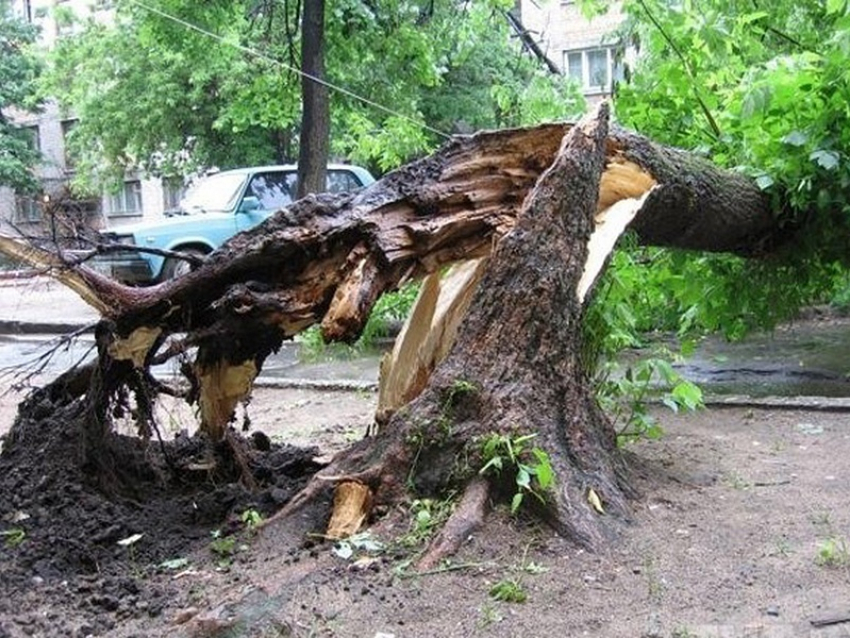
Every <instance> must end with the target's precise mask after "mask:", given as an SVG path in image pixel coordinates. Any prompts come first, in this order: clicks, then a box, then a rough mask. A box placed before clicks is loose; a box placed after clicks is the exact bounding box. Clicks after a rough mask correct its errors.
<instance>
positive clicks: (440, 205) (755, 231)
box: [0, 124, 783, 437]
mask: <svg viewBox="0 0 850 638" xmlns="http://www.w3.org/2000/svg"><path fill="white" fill-rule="evenodd" d="M570 126H571V125H567V124H549V125H543V126H538V127H535V128H530V129H517V130H506V131H495V132H485V133H479V134H476V135H473V136H468V137H458V138H455V139H453V140H452V141H450V142H449V143H448V144H446V146H444V147H443V148H442V149H441V150H440V151H438V152H437V153H435V154H434V155H432V156H430V157H428V158H425V159H423V160H420V161H418V162H415V163H413V164H410V165H407V166H405V167H402V168H401V169H399V170H397V171H395V172H393V173H391V174H389V175H387V176H386V177H384V178H383V179H382V180H380V181H379V182H377V183H375V184H373V185H372V186H370V187H369V188H367V189H365V190H363V191H361V192H359V193H357V194H355V195H338V196H332V195H322V196H314V197H309V198H306V199H303V200H300V201H298V202H295V203H294V204H293V205H291V206H290V207H289V208H287V209H285V210H283V211H281V212H279V213H278V214H277V215H275V216H274V217H272V218H271V219H269V220H268V221H267V222H265V223H264V224H262V225H261V226H259V227H257V228H255V229H253V230H251V231H248V232H246V233H242V234H240V235H237V236H236V237H234V238H232V239H231V240H230V241H229V242H228V243H227V244H225V245H224V246H223V247H222V248H221V249H220V250H218V251H216V252H215V253H213V254H212V255H211V256H210V258H209V259H208V260H207V261H206V262H205V263H204V264H203V266H202V267H200V268H198V269H197V270H196V271H194V272H192V273H190V274H188V275H187V276H185V277H182V278H179V279H176V280H171V281H168V282H166V283H163V284H160V285H159V286H154V287H150V288H132V287H128V286H123V285H121V284H119V283H117V282H115V281H112V280H110V279H108V278H106V277H103V276H101V275H99V274H98V273H97V272H95V271H93V270H91V269H89V268H87V267H86V266H85V264H84V263H71V262H69V261H68V260H65V264H66V267H65V268H64V269H59V270H58V272H59V276H60V277H61V278H63V279H64V280H65V281H66V282H67V283H69V285H72V286H73V287H74V289H75V290H76V291H77V292H78V293H80V294H81V296H83V298H84V299H86V300H87V301H88V302H89V303H91V304H92V305H94V306H95V307H96V308H97V309H98V310H99V311H101V312H102V313H103V315H104V316H105V317H106V318H108V319H110V321H111V323H110V324H109V325H110V329H111V330H112V331H113V337H114V339H113V341H114V343H115V345H114V347H113V351H114V352H117V353H119V356H118V358H119V360H120V357H122V356H124V357H125V358H126V359H128V360H133V361H134V363H136V365H137V366H138V363H137V362H138V361H139V357H141V361H142V365H143V366H147V365H149V364H150V363H151V362H153V361H162V360H164V359H168V358H169V357H172V356H175V355H176V354H179V353H181V352H184V351H186V350H187V349H189V348H192V347H197V348H198V354H197V357H196V362H195V365H194V366H193V367H192V368H191V369H189V368H188V367H187V368H186V370H187V371H188V373H189V375H190V376H191V377H192V379H191V381H192V384H193V387H194V388H195V390H196V392H194V393H193V396H192V398H193V400H196V401H198V402H199V403H200V405H201V406H202V419H203V424H204V425H203V427H204V428H205V429H206V430H207V431H209V432H210V433H211V434H213V436H215V437H220V435H221V433H222V432H223V428H224V425H225V423H226V419H227V418H228V415H229V413H230V409H231V407H232V406H233V405H235V403H236V402H238V401H239V399H240V398H241V397H243V396H244V395H245V392H247V391H249V390H250V385H251V378H253V375H254V374H255V373H254V372H251V374H250V375H248V376H246V374H244V371H245V370H248V369H249V368H250V369H252V370H253V369H254V368H255V369H256V371H259V370H261V368H262V363H263V361H264V359H265V357H266V356H267V355H268V354H269V353H270V352H272V351H274V350H275V349H276V348H278V347H279V346H280V344H281V342H282V340H283V339H286V338H289V337H291V336H292V335H294V334H296V333H298V332H300V331H301V330H303V329H304V328H306V327H308V326H310V325H312V324H314V323H321V326H322V331H323V333H324V336H325V338H326V339H329V340H343V341H350V340H353V339H355V338H356V337H357V335H358V334H359V333H360V331H361V330H362V327H363V325H364V324H365V321H366V319H367V318H368V315H369V311H370V310H371V308H372V306H373V304H374V303H375V301H376V300H377V298H378V297H379V296H380V295H381V294H382V293H383V292H385V291H388V290H393V289H395V288H396V287H397V286H398V285H399V284H400V283H401V282H403V281H405V280H407V279H411V278H418V277H422V276H425V275H427V274H429V273H434V272H437V271H438V270H439V269H440V267H441V266H443V265H445V264H449V263H452V262H455V261H458V260H461V259H470V258H475V257H482V256H486V255H487V254H489V253H490V251H491V249H492V247H493V246H494V245H495V243H496V242H497V241H498V239H499V238H501V237H503V236H504V235H505V234H506V233H507V232H508V231H509V230H510V229H511V228H512V227H513V225H514V224H515V221H516V215H517V212H518V210H519V207H520V204H521V203H522V201H523V200H524V198H525V197H526V195H527V194H528V192H529V190H530V189H531V188H532V187H533V186H534V184H535V183H536V181H537V179H538V178H539V177H540V175H541V174H542V173H543V171H544V170H546V169H547V168H548V167H549V166H550V165H551V164H552V161H553V159H554V157H555V154H556V152H557V150H558V146H559V142H560V140H561V139H562V138H563V135H564V133H565V132H566V131H568V130H569V128H570ZM604 147H605V148H604V156H605V160H604V167H603V172H602V177H601V181H600V186H599V197H598V202H597V208H598V210H599V211H600V212H601V211H605V210H607V209H609V208H610V207H611V206H612V205H613V204H615V203H617V202H618V201H621V200H624V199H631V198H636V197H640V196H643V195H646V199H645V200H644V201H643V203H642V205H641V207H640V209H639V210H638V211H637V214H636V216H635V218H634V220H633V221H632V222H631V228H632V229H633V230H635V232H636V233H637V235H638V238H639V239H640V240H641V241H642V242H644V243H648V244H656V245H663V246H675V247H680V248H693V249H700V250H714V251H730V252H736V253H739V254H744V255H753V254H760V253H763V252H766V251H769V250H770V249H771V248H772V247H773V246H774V245H775V244H776V243H777V242H779V241H780V240H782V239H783V237H782V235H781V234H780V233H779V230H778V229H777V226H776V223H775V219H774V216H773V215H772V213H771V209H770V203H769V201H768V198H767V197H766V196H765V195H764V194H763V193H762V192H761V191H760V190H759V189H758V187H757V186H755V184H753V183H752V182H751V181H749V180H747V179H746V178H744V177H742V176H740V175H737V174H734V173H731V172H727V171H722V170H720V169H718V168H716V167H714V166H713V165H711V164H710V163H709V162H707V161H705V160H703V159H701V158H698V157H695V156H692V155H689V154H688V153H685V152H683V151H678V150H675V149H670V148H666V147H663V146H659V145H656V144H653V143H652V142H650V141H649V140H646V139H645V138H642V137H640V136H639V135H636V134H634V133H630V132H627V131H624V130H619V129H614V130H612V131H610V132H609V135H608V137H607V139H606V142H605V145H604ZM653 187H654V188H653ZM650 190H651V192H649V191H650ZM647 193H648V195H647ZM0 250H3V251H4V252H13V253H15V254H16V256H18V257H22V258H26V259H28V260H29V261H32V262H36V263H41V264H42V265H48V266H51V265H52V266H55V265H56V262H57V260H56V258H55V256H52V255H48V254H46V253H41V254H39V253H38V251H35V250H34V249H30V248H25V247H22V246H21V245H20V244H19V243H17V242H16V241H15V240H14V239H11V238H8V237H0ZM142 328H143V329H145V330H148V331H150V330H151V329H156V330H160V331H161V333H160V334H159V335H158V336H157V337H156V338H155V339H150V340H149V341H148V342H147V344H148V349H147V351H140V350H138V347H137V345H138V343H139V342H140V339H139V337H138V335H136V334H135V333H136V331H137V330H139V329H142ZM176 333H180V334H184V333H185V335H186V336H185V338H182V339H180V340H177V341H175V340H173V339H169V336H170V335H174V334H176ZM150 334H151V333H150V332H147V333H146V338H147V335H150ZM128 340H129V341H130V342H131V343H132V344H134V346H133V347H135V348H136V350H135V353H134V354H133V355H132V356H131V355H129V354H126V351H127V348H125V347H124V344H125V342H127V341H128ZM113 356H114V355H113ZM231 368H235V371H234V370H231ZM249 377H250V378H249ZM228 380H235V381H234V383H230V382H229V381H228Z"/></svg>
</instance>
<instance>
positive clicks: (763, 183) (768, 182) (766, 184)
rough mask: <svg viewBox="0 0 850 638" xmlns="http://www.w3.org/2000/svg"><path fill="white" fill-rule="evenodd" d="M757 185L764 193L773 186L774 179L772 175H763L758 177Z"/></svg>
mask: <svg viewBox="0 0 850 638" xmlns="http://www.w3.org/2000/svg"><path fill="white" fill-rule="evenodd" d="M756 185H757V186H758V187H759V188H760V189H761V190H763V191H766V190H767V189H768V188H770V187H771V186H773V178H772V177H771V176H770V175H766V174H761V175H759V176H758V177H756Z"/></svg>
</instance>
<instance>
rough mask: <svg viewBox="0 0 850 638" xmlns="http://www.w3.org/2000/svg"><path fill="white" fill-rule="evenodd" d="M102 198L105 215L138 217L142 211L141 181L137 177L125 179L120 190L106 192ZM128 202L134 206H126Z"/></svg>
mask: <svg viewBox="0 0 850 638" xmlns="http://www.w3.org/2000/svg"><path fill="white" fill-rule="evenodd" d="M104 199H105V200H106V201H105V204H106V205H105V206H104V208H105V213H106V216H107V217H138V216H139V215H142V212H143V206H142V182H141V180H138V179H126V180H124V182H123V183H122V185H121V190H119V191H118V192H117V193H107V194H106V197H105V198H104ZM130 203H132V204H133V206H134V207H131V206H128V204H130ZM116 204H117V206H116Z"/></svg>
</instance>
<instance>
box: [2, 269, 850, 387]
mask: <svg viewBox="0 0 850 638" xmlns="http://www.w3.org/2000/svg"><path fill="white" fill-rule="evenodd" d="M97 319H98V315H97V313H96V312H95V311H94V310H93V309H91V308H89V307H88V306H86V304H85V303H84V302H82V301H81V300H80V299H79V298H78V297H77V296H76V294H75V293H73V292H72V291H71V290H68V289H67V288H65V287H64V286H62V285H61V284H58V283H56V282H53V281H51V280H49V279H47V278H43V277H38V278H34V279H28V280H18V281H15V280H9V279H0V374H2V373H3V372H4V371H6V372H8V371H9V370H10V369H12V368H16V367H19V366H30V367H32V366H33V365H41V364H42V363H44V365H45V371H44V372H45V375H46V376H51V375H55V374H58V373H59V372H61V371H63V370H65V369H67V368H68V367H69V366H70V365H73V364H74V363H77V362H79V361H82V360H84V359H85V358H86V357H91V356H94V355H93V348H92V344H93V339H92V336H91V332H90V331H89V332H84V333H83V334H81V335H80V336H79V337H78V338H77V339H74V340H72V341H67V342H63V341H61V337H60V336H59V335H60V334H62V333H67V332H70V331H73V330H78V329H83V328H85V327H86V326H93V325H94V323H95V322H96V321H97ZM46 332H52V333H54V334H52V335H49V334H44V333H46ZM51 345H60V347H59V348H58V349H56V350H55V352H54V353H53V354H52V355H51V356H50V359H49V360H48V361H44V359H39V357H45V356H46V355H45V353H46V352H47V351H48V350H49V349H50V346H51ZM388 347H389V346H388V345H385V346H384V348H383V350H378V351H372V352H358V353H356V354H354V355H352V353H351V351H346V350H340V349H330V350H328V351H327V353H325V354H324V355H321V354H319V355H316V353H314V352H309V351H305V350H303V349H302V346H301V345H300V344H299V343H298V342H297V341H296V342H287V343H285V344H284V345H283V347H282V348H281V349H280V351H279V352H278V353H277V354H275V355H273V356H271V357H269V358H268V359H267V361H266V364H265V366H264V369H263V372H262V382H263V383H264V384H268V385H305V386H314V387H322V388H333V387H340V388H345V389H360V388H362V389H369V388H374V387H375V386H376V384H377V380H378V366H379V362H380V358H381V356H382V354H383V351H384V350H386V348H388ZM676 367H677V369H678V370H679V372H680V373H681V374H682V375H683V376H684V377H686V378H687V379H689V380H691V381H693V382H695V383H697V384H699V385H700V386H701V387H702V388H703V390H704V391H706V392H708V393H711V394H714V395H735V396H739V397H754V398H757V397H797V396H815V397H850V376H848V375H850V318H847V317H839V316H836V315H835V314H834V313H825V314H820V315H818V314H815V315H814V316H813V317H812V318H809V319H806V320H803V321H799V322H796V323H794V324H790V325H786V326H782V327H780V328H778V329H777V330H775V331H773V332H771V333H761V334H754V335H751V336H749V337H748V338H746V339H745V340H743V341H741V342H738V343H728V342H725V341H724V340H723V339H720V338H716V337H711V338H707V339H704V340H702V341H701V342H700V344H699V346H698V348H697V350H696V352H695V354H694V355H693V356H692V357H690V358H689V359H687V360H686V361H684V362H683V363H681V364H679V365H677V366H676ZM158 372H159V373H160V374H164V375H165V374H171V373H173V371H172V370H170V369H169V368H168V367H167V366H166V367H163V368H161V369H159V370H158Z"/></svg>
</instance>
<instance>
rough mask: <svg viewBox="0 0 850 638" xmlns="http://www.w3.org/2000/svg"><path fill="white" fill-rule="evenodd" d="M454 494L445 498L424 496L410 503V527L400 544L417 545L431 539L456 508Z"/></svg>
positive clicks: (406, 545)
mask: <svg viewBox="0 0 850 638" xmlns="http://www.w3.org/2000/svg"><path fill="white" fill-rule="evenodd" d="M454 496H455V495H454V494H453V493H452V494H450V495H449V496H448V497H447V498H445V499H443V500H437V499H432V498H422V499H416V500H415V501H413V502H412V503H411V504H410V513H411V515H412V518H411V521H410V528H409V529H408V531H407V533H406V534H404V535H403V536H402V537H401V538H400V539H399V544H400V545H402V546H404V547H417V546H419V545H423V544H424V543H426V542H427V541H428V540H430V538H431V537H432V536H433V535H434V532H436V531H437V530H439V529H440V528H441V527H442V526H443V523H445V522H446V520H448V518H449V516H450V515H451V513H452V511H453V510H454V506H455V502H454Z"/></svg>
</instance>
